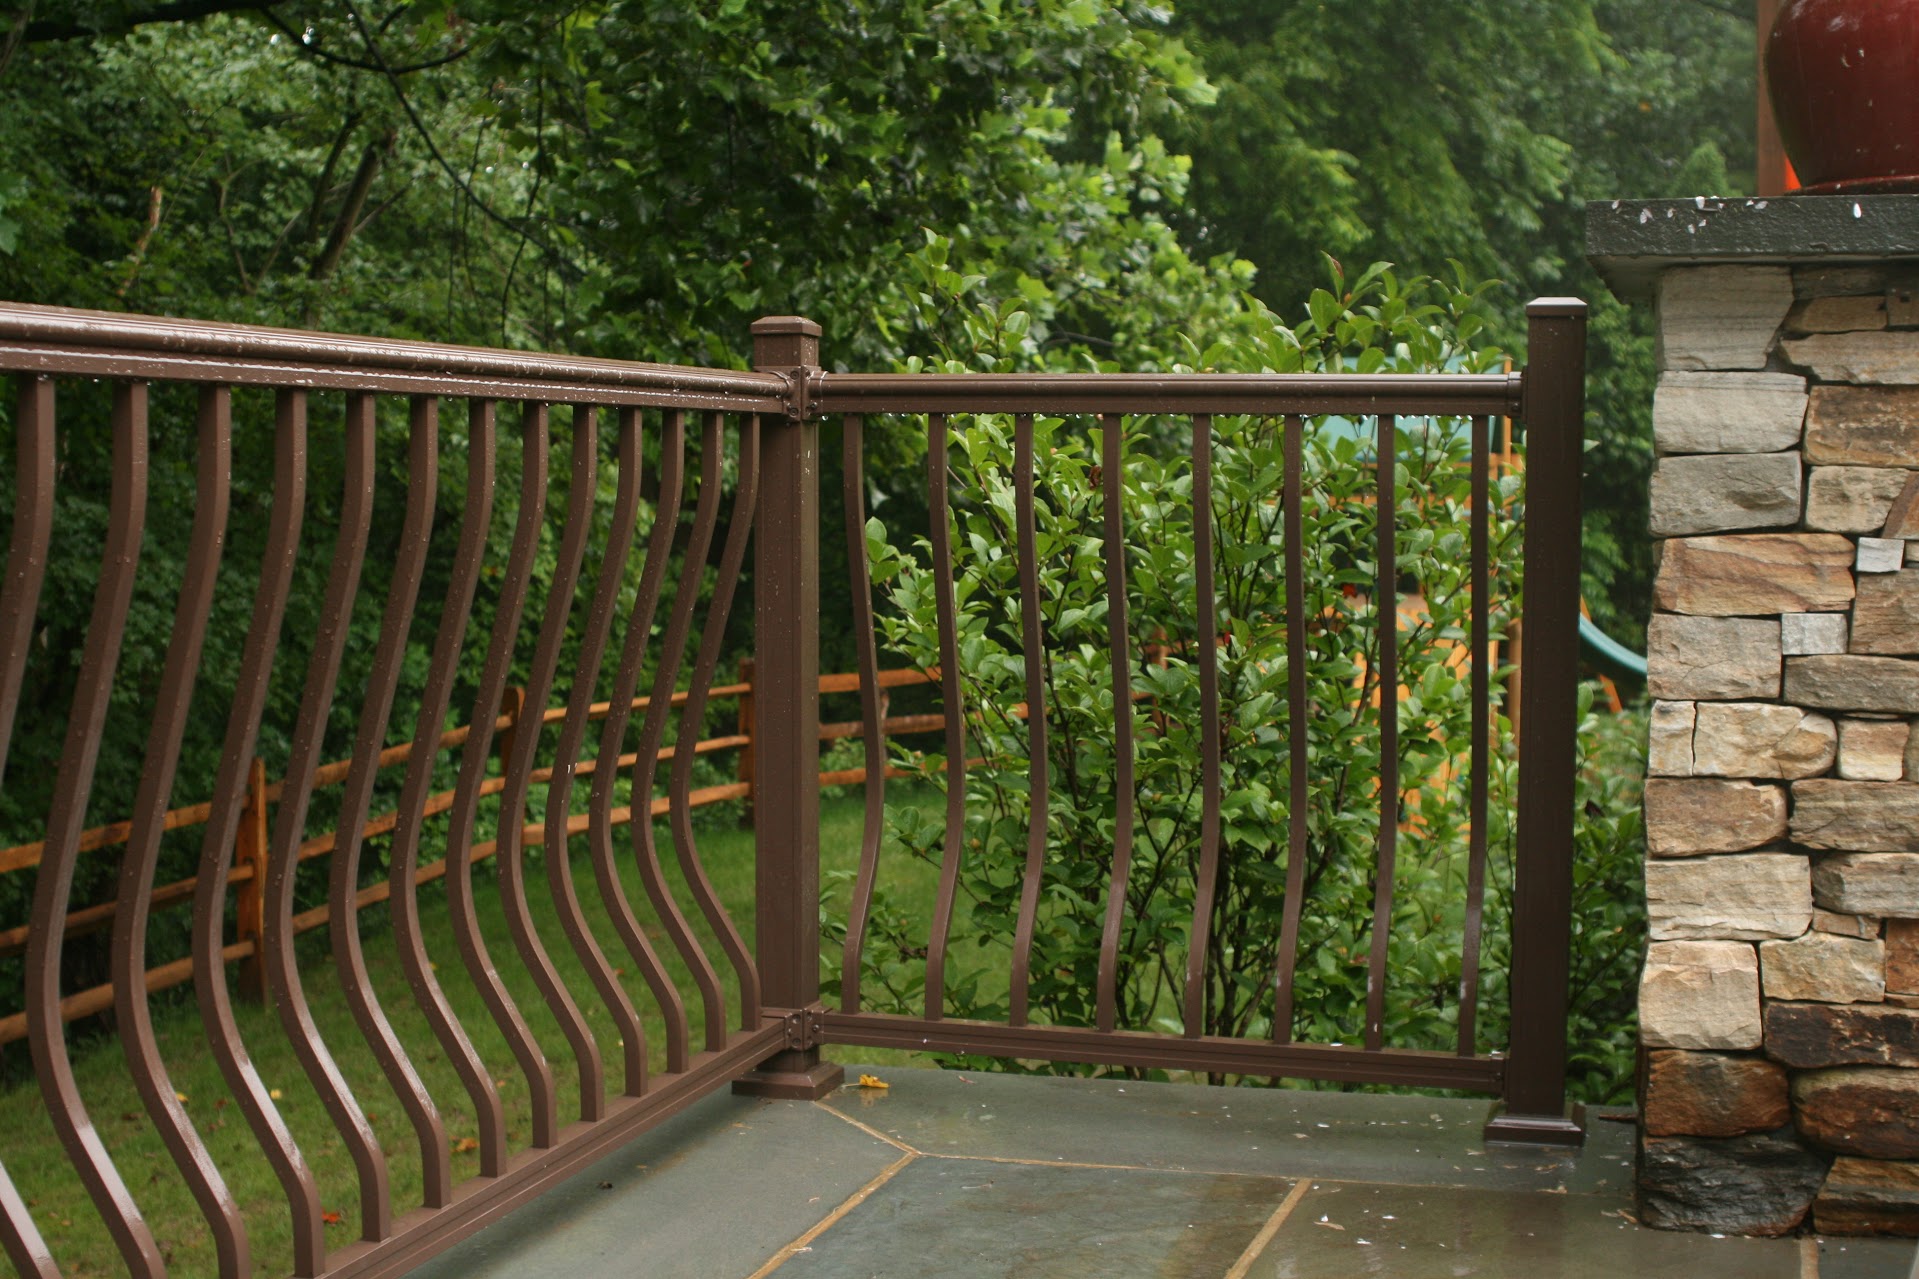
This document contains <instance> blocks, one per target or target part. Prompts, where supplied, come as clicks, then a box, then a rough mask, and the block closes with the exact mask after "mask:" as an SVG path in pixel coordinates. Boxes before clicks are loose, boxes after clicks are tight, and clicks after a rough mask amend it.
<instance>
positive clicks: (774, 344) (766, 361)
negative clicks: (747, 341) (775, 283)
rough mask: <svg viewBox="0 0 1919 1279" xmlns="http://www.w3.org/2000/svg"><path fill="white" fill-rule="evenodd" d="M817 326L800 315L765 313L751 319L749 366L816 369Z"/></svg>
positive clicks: (818, 336)
mask: <svg viewBox="0 0 1919 1279" xmlns="http://www.w3.org/2000/svg"><path fill="white" fill-rule="evenodd" d="M819 362H820V326H819V325H817V324H815V323H813V321H811V320H809V319H807V318H806V317H805V316H803V315H769V316H766V317H764V318H762V319H758V320H755V321H753V367H754V368H756V369H772V370H786V369H795V368H802V367H804V368H817V367H818V366H819Z"/></svg>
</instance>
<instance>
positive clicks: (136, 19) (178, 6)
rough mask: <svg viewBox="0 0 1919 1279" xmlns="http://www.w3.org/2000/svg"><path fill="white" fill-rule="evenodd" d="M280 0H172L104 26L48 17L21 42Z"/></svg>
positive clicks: (104, 32)
mask: <svg viewBox="0 0 1919 1279" xmlns="http://www.w3.org/2000/svg"><path fill="white" fill-rule="evenodd" d="M281 2H282V0H173V2H172V3H170V4H156V5H154V6H153V7H152V8H151V9H144V10H142V11H140V12H138V13H130V14H127V15H126V16H124V17H122V18H121V19H120V20H119V21H118V22H115V23H111V24H108V25H105V26H98V27H94V26H88V25H87V24H86V23H84V22H56V21H54V20H52V19H47V20H46V21H44V22H29V23H28V24H27V27H26V34H25V35H24V36H22V37H21V40H22V43H25V44H41V43H44V42H46V41H50V40H86V39H91V38H92V37H95V36H117V35H124V34H126V33H127V32H129V31H131V30H133V29H134V28H135V27H143V26H146V25H147V24H148V23H153V22H192V21H195V20H196V19H199V18H210V17H212V16H213V15H214V14H216V13H244V12H257V13H262V14H264V13H266V12H267V10H269V9H271V8H272V7H273V6H274V5H276V4H279V3H281Z"/></svg>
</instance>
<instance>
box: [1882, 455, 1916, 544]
mask: <svg viewBox="0 0 1919 1279" xmlns="http://www.w3.org/2000/svg"><path fill="white" fill-rule="evenodd" d="M1879 536H1880V537H1883V538H1888V539H1894V540H1899V539H1903V540H1906V541H1911V540H1912V539H1913V538H1919V471H1914V472H1911V473H1910V474H1909V475H1908V476H1907V478H1906V486H1905V487H1904V488H1902V489H1900V490H1899V496H1898V497H1896V498H1894V499H1893V500H1892V505H1891V506H1890V507H1889V508H1887V510H1886V522H1885V525H1884V526H1883V527H1881V528H1880V530H1879ZM1908 549H1910V548H1908Z"/></svg>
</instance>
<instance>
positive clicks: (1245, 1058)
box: [822, 1011, 1508, 1094]
mask: <svg viewBox="0 0 1919 1279" xmlns="http://www.w3.org/2000/svg"><path fill="white" fill-rule="evenodd" d="M822 1020H823V1022H824V1025H825V1034H826V1041H827V1043H828V1044H859V1045H863V1046H865V1047H868V1048H893V1049H899V1050H903V1051H908V1052H946V1053H969V1054H977V1055H979V1056H982V1057H1024V1058H1028V1059H1040V1060H1045V1061H1071V1062H1082V1063H1087V1064H1096V1065H1107V1066H1133V1067H1138V1068H1140V1069H1143V1070H1190V1071H1198V1072H1207V1073H1220V1074H1228V1075H1260V1076H1269V1077H1270V1076H1285V1077H1287V1078H1296V1079H1321V1080H1326V1081H1328V1082H1333V1083H1372V1084H1389V1085H1395V1086H1399V1087H1405V1088H1456V1089H1459V1090H1461V1091H1464V1092H1483V1093H1495V1094H1496V1093H1501V1092H1503V1091H1504V1090H1505V1081H1506V1068H1507V1064H1508V1063H1507V1060H1506V1059H1505V1058H1503V1057H1461V1056H1458V1055H1455V1054H1452V1053H1440V1052H1414V1051H1411V1050H1404V1049H1392V1048H1387V1049H1366V1048H1359V1047H1347V1046H1345V1045H1341V1044H1275V1043H1269V1042H1264V1041H1260V1040H1249V1039H1227V1038H1223V1037H1219V1036H1213V1035H1198V1036H1190V1037H1182V1036H1175V1035H1155V1034H1146V1033H1142V1032H1138V1031H1123V1030H1111V1031H1102V1030H1091V1029H1081V1028H1078V1027H1072V1026H1005V1025H997V1024H994V1023H990V1022H977V1021H958V1020H950V1019H945V1018H942V1019H941V1020H939V1021H927V1020H926V1019H924V1018H920V1017H901V1016H895V1015H892V1014H887V1013H845V1012H830V1011H829V1012H827V1013H826V1014H824V1017H823V1019H822Z"/></svg>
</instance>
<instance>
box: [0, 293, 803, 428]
mask: <svg viewBox="0 0 1919 1279" xmlns="http://www.w3.org/2000/svg"><path fill="white" fill-rule="evenodd" d="M202 364H204V365H206V366H207V367H206V368H205V369H204V370H201V369H199V367H198V366H200V365H202ZM0 370H5V371H16V372H42V373H49V374H54V373H70V374H72V373H79V374H89V375H95V376H120V377H152V378H159V379H162V380H169V379H178V380H196V381H214V380H231V381H237V382H250V383H271V382H274V381H279V382H281V383H282V384H287V385H311V386H329V387H340V388H344V389H355V388H358V389H365V390H382V391H393V392H395V393H406V392H408V391H416V390H417V391H423V392H430V391H439V392H441V393H445V394H467V393H470V394H499V395H502V396H509V395H514V394H519V393H522V392H525V391H529V390H532V389H534V387H535V386H536V384H550V386H549V387H548V389H550V390H551V391H553V392H555V394H553V395H552V396H551V397H550V398H553V399H564V398H566V393H573V394H580V395H585V396H589V397H591V398H596V399H598V398H604V399H606V400H608V401H610V402H616V401H620V400H626V399H630V398H633V397H632V393H634V392H641V393H645V395H646V397H647V399H648V400H649V401H653V400H656V399H657V400H658V401H660V402H666V401H669V400H680V399H683V400H685V402H686V403H687V404H688V406H690V407H729V408H738V409H741V410H745V411H772V412H776V411H778V410H779V409H780V407H781V405H782V403H783V398H782V397H783V396H784V393H785V391H786V379H785V378H784V377H782V376H780V375H779V374H775V373H752V372H742V371H737V370H730V369H702V368H690V367H685V366H681V365H670V364H643V363H639V362H637V361H629V360H601V359H589V358H585V357H581V356H570V355H545V354H539V353H536V352H531V351H508V350H496V349H490V348H486V347H474V346H454V345H449V344H445V343H438V342H405V341H393V340H389V339H385V338H374V337H361V336H356V335H353V334H344V333H314V332H306V331H303V330H299V329H276V328H266V327H262V326H259V325H251V324H211V323H204V322H201V321H197V320H178V319H170V318H166V317H161V316H147V315H128V314H122V313H119V312H114V311H85V310H78V309H74V308H69V307H54V306H30V305H27V304H25V303H18V302H0ZM276 374H278V375H279V376H277V377H276V376H275V375H276ZM408 375H411V376H408ZM469 387H470V390H469V389H467V388H469ZM621 392H625V393H627V394H625V395H622V394H620V393H621ZM602 393H605V394H604V395H602ZM722 400H724V401H728V403H725V404H721V403H719V401H722Z"/></svg>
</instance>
